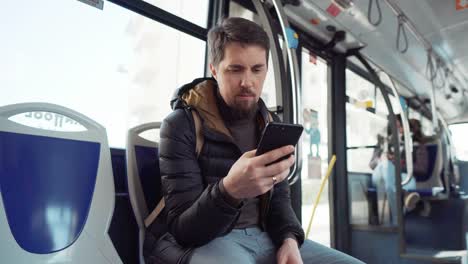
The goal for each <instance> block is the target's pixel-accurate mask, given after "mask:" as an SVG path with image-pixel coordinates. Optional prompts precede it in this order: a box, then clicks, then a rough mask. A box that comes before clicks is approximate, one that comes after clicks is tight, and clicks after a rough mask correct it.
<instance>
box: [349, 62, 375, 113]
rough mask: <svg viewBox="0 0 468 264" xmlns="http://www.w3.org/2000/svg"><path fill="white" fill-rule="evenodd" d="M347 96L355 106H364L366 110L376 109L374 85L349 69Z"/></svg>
mask: <svg viewBox="0 0 468 264" xmlns="http://www.w3.org/2000/svg"><path fill="white" fill-rule="evenodd" d="M346 95H347V96H349V97H350V99H351V101H352V103H353V104H356V105H362V107H364V108H366V107H371V108H374V107H375V86H374V84H372V83H371V82H369V81H367V80H366V79H364V78H362V77H361V76H359V75H357V74H356V73H354V72H352V71H350V70H348V69H347V70H346ZM354 100H356V101H354Z"/></svg>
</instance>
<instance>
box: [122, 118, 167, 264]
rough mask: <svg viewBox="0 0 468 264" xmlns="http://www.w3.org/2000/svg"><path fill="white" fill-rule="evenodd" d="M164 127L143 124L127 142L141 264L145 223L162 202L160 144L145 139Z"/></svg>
mask: <svg viewBox="0 0 468 264" xmlns="http://www.w3.org/2000/svg"><path fill="white" fill-rule="evenodd" d="M160 127H161V123H159V122H154V123H148V124H143V125H140V126H137V127H134V128H132V129H130V130H129V132H128V138H127V183H128V193H129V196H130V202H131V204H132V208H133V212H134V214H135V219H136V221H137V224H138V229H139V232H138V241H139V250H138V251H139V256H140V263H144V258H143V242H144V238H145V224H144V220H145V218H146V217H147V216H148V214H149V213H151V211H152V210H153V209H154V208H155V207H156V205H157V203H158V201H159V199H160V198H161V179H160V174H159V153H158V147H159V145H158V142H155V141H151V140H148V139H145V138H143V137H142V136H141V134H142V133H144V132H146V131H149V130H155V129H159V128H160Z"/></svg>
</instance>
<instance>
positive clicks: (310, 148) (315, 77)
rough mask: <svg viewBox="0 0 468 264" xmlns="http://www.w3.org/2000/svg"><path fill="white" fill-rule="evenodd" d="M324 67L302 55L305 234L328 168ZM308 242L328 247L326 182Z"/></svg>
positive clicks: (304, 54)
mask: <svg viewBox="0 0 468 264" xmlns="http://www.w3.org/2000/svg"><path fill="white" fill-rule="evenodd" d="M327 70H328V66H327V64H326V62H324V61H322V60H321V59H317V58H316V56H315V55H313V56H312V57H311V56H310V54H309V52H308V51H307V50H303V52H302V81H301V83H302V107H303V109H302V116H303V122H302V125H303V126H304V128H305V130H304V131H305V132H304V133H303V135H302V159H303V160H302V171H301V179H302V226H303V227H304V230H307V228H308V225H309V222H310V217H311V214H312V209H313V206H314V203H315V202H316V201H315V199H316V197H317V194H318V192H319V189H320V185H321V182H322V179H323V178H324V177H325V175H326V170H327V168H328V158H329V157H328V126H327V121H328V109H327V106H328V104H327V101H328V100H327V97H328V80H327V76H328V74H327ZM309 238H312V239H314V241H316V242H318V243H321V244H323V245H326V246H330V213H329V200H328V182H327V183H326V186H325V187H324V189H323V192H322V195H321V197H320V201H319V203H318V205H317V209H316V211H315V215H314V219H313V222H312V226H311V231H310V234H309Z"/></svg>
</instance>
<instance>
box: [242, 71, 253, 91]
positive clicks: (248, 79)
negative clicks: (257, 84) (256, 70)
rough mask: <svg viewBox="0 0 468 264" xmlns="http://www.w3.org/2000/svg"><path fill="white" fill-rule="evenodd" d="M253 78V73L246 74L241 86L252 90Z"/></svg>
mask: <svg viewBox="0 0 468 264" xmlns="http://www.w3.org/2000/svg"><path fill="white" fill-rule="evenodd" d="M253 83H254V81H253V76H252V74H251V73H248V72H247V73H245V74H243V76H242V79H241V86H242V87H247V88H250V87H252V86H253Z"/></svg>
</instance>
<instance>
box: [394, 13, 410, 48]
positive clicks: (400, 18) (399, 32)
mask: <svg viewBox="0 0 468 264" xmlns="http://www.w3.org/2000/svg"><path fill="white" fill-rule="evenodd" d="M397 20H398V28H397V37H396V49H397V50H398V51H399V52H401V53H406V52H407V51H408V48H409V45H408V36H407V35H406V30H405V23H406V22H405V21H406V17H405V16H404V15H399V16H398V17H397ZM402 35H403V41H404V42H403V43H404V44H405V46H404V48H401V47H400V42H401V41H400V39H401V36H402Z"/></svg>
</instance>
